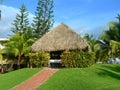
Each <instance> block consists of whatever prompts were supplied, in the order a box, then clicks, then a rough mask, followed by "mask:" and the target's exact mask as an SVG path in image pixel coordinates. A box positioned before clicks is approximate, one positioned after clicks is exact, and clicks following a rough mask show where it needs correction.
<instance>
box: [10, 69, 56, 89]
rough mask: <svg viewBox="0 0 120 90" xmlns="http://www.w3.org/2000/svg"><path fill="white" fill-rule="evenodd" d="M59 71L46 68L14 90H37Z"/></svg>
mask: <svg viewBox="0 0 120 90" xmlns="http://www.w3.org/2000/svg"><path fill="white" fill-rule="evenodd" d="M57 71H58V69H50V68H45V69H43V70H42V71H40V72H39V73H37V74H36V75H34V76H33V77H31V78H30V79H28V80H26V81H25V82H23V83H21V84H20V85H18V86H16V87H14V88H13V89H12V90H35V89H36V88H38V87H39V86H40V85H42V84H43V83H44V82H45V81H46V80H48V79H49V78H50V77H51V76H52V75H53V74H54V73H56V72H57Z"/></svg>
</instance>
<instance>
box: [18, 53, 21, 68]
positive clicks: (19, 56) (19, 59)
mask: <svg viewBox="0 0 120 90" xmlns="http://www.w3.org/2000/svg"><path fill="white" fill-rule="evenodd" d="M20 61H21V54H19V55H18V62H17V65H18V69H20Z"/></svg>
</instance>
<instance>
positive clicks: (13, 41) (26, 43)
mask: <svg viewBox="0 0 120 90" xmlns="http://www.w3.org/2000/svg"><path fill="white" fill-rule="evenodd" d="M33 41H34V40H33V39H28V40H25V39H24V35H20V34H15V35H13V36H12V37H11V38H10V40H9V41H8V42H7V43H6V53H8V54H10V55H13V56H14V57H17V65H18V68H20V62H21V58H22V56H23V55H28V53H29V52H30V45H31V42H33Z"/></svg>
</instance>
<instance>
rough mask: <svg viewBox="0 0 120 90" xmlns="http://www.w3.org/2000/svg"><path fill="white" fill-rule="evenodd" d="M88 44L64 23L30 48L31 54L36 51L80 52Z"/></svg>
mask: <svg viewBox="0 0 120 90" xmlns="http://www.w3.org/2000/svg"><path fill="white" fill-rule="evenodd" d="M88 47H89V46H88V44H87V42H86V41H85V40H83V38H81V37H80V36H79V35H78V34H77V33H76V32H74V31H73V30H72V29H71V28H69V27H68V26H67V25H65V24H64V23H61V24H60V25H58V26H57V27H56V28H54V29H53V30H51V31H49V32H48V33H46V34H45V35H44V36H43V37H42V38H40V39H38V40H37V41H36V42H35V43H34V44H33V45H32V46H31V50H32V51H33V52H37V51H48V52H51V51H62V50H82V49H86V48H88Z"/></svg>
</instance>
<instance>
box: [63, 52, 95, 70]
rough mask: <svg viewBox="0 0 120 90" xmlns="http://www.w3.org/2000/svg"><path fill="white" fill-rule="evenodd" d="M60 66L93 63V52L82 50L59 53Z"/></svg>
mask: <svg viewBox="0 0 120 90" xmlns="http://www.w3.org/2000/svg"><path fill="white" fill-rule="evenodd" d="M61 60H62V66H65V67H67V68H76V67H78V68H83V67H89V66H91V65H93V64H94V61H95V54H94V53H93V52H84V51H71V52H70V51H65V52H63V53H62V54H61Z"/></svg>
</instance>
